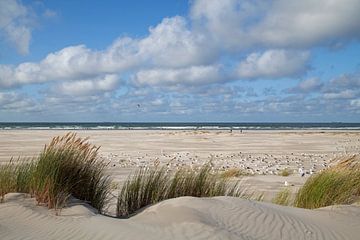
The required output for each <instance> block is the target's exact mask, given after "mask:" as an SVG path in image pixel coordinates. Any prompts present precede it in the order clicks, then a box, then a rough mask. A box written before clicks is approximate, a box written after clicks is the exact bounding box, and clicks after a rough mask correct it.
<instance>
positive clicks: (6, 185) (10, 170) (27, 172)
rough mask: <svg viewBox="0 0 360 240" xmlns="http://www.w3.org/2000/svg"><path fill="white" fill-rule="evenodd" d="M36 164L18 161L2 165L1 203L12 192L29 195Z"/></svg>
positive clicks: (0, 171) (0, 175)
mask: <svg viewBox="0 0 360 240" xmlns="http://www.w3.org/2000/svg"><path fill="white" fill-rule="evenodd" d="M33 169H34V164H33V162H32V161H25V160H20V159H18V160H17V161H14V160H13V159H11V160H10V162H9V163H6V164H2V165H0V202H3V201H4V196H5V194H7V193H10V192H21V193H29V192H30V189H31V183H32V174H33Z"/></svg>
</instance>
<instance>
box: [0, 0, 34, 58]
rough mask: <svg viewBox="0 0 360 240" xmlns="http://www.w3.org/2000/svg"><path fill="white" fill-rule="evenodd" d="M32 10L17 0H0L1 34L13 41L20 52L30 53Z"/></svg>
mask: <svg viewBox="0 0 360 240" xmlns="http://www.w3.org/2000/svg"><path fill="white" fill-rule="evenodd" d="M32 21H33V16H32V15H31V11H30V10H29V9H28V8H27V7H26V6H24V5H23V4H21V3H20V2H18V1H17V0H2V1H0V34H2V35H4V36H5V38H6V39H7V40H8V41H9V42H10V43H12V44H13V45H14V46H15V48H16V49H17V51H18V52H19V53H20V54H27V53H29V44H30V40H31V31H32V26H31V23H32Z"/></svg>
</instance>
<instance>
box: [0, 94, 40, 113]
mask: <svg viewBox="0 0 360 240" xmlns="http://www.w3.org/2000/svg"><path fill="white" fill-rule="evenodd" d="M0 110H2V111H10V112H35V111H40V110H41V106H39V104H37V103H36V102H35V101H34V100H33V99H31V98H29V97H28V96H24V95H22V94H19V93H16V92H0Z"/></svg>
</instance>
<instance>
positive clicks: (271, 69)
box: [237, 50, 310, 78]
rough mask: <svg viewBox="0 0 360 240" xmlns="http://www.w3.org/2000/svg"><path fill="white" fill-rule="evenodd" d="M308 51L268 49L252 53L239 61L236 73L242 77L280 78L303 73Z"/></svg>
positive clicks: (305, 68) (305, 67)
mask: <svg viewBox="0 0 360 240" xmlns="http://www.w3.org/2000/svg"><path fill="white" fill-rule="evenodd" d="M309 56H310V54H309V52H304V51H285V50H268V51H265V52H264V53H252V54H250V55H248V56H247V58H246V59H245V60H244V61H242V62H240V64H239V66H238V68H237V73H238V76H239V77H242V78H282V77H291V76H296V75H299V74H302V73H304V72H305V71H306V70H307V68H308V66H307V63H308V60H309Z"/></svg>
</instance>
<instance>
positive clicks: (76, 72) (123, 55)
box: [0, 17, 213, 87]
mask: <svg viewBox="0 0 360 240" xmlns="http://www.w3.org/2000/svg"><path fill="white" fill-rule="evenodd" d="M205 45H206V42H205V39H204V38H202V37H201V36H198V35H196V34H192V33H191V32H190V31H189V30H187V28H186V21H185V19H184V18H182V17H174V18H166V19H164V20H163V21H162V22H161V23H160V24H158V25H157V26H156V27H154V28H150V34H149V35H148V36H147V37H145V38H143V39H132V38H128V37H124V38H119V39H117V40H116V41H115V42H114V43H113V44H111V45H110V46H109V47H108V48H107V49H105V50H103V51H93V50H91V49H89V48H87V47H86V46H85V45H78V46H70V47H66V48H64V49H62V50H60V51H57V52H54V53H50V54H48V55H47V56H46V57H45V58H44V59H43V60H41V61H40V62H37V63H36V62H26V63H22V64H19V65H18V66H8V65H0V86H3V87H12V86H16V85H24V84H31V83H42V82H47V81H53V80H65V81H66V80H70V79H81V78H87V77H95V76H97V75H101V74H114V73H115V74H119V73H122V72H125V71H128V70H130V69H133V68H141V67H146V66H152V67H172V68H177V67H182V68H183V67H188V66H192V65H198V64H203V63H207V62H209V60H210V59H212V55H213V52H212V51H211V50H209V49H207V50H206V51H203V47H205Z"/></svg>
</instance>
